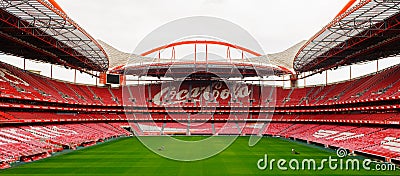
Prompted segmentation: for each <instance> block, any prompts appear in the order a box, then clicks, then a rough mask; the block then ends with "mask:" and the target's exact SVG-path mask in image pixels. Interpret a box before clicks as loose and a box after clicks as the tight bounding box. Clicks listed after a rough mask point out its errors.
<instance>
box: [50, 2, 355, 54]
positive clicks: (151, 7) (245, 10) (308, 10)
mask: <svg viewBox="0 0 400 176" xmlns="http://www.w3.org/2000/svg"><path fill="white" fill-rule="evenodd" d="M57 2H58V4H59V5H60V6H61V7H62V8H63V9H64V11H65V12H66V13H67V14H68V15H69V16H70V17H71V18H72V19H73V20H75V21H76V22H77V23H78V24H79V25H80V26H82V27H83V28H84V29H85V30H86V31H87V32H89V34H91V35H92V36H93V37H94V38H96V39H101V40H103V41H105V42H107V43H109V44H111V45H112V46H114V47H116V48H117V49H120V50H122V51H125V52H132V51H133V50H134V49H135V47H136V45H137V44H138V43H139V42H140V41H141V40H142V39H143V38H144V37H145V36H146V35H147V34H149V33H150V32H152V31H153V30H154V29H156V28H157V27H159V26H161V25H163V24H165V23H168V22H170V21H173V20H177V19H180V18H184V17H190V16H212V17H218V18H222V19H225V20H228V21H231V22H233V23H236V24H237V25H239V26H241V27H242V28H244V29H245V30H247V31H248V32H249V33H250V34H251V35H253V36H254V37H255V38H256V39H257V40H258V42H259V43H260V44H261V46H262V47H263V49H264V52H265V53H275V52H280V51H283V50H285V49H287V48H289V47H291V46H292V45H294V44H296V43H298V42H300V41H302V40H308V39H309V38H310V37H311V36H312V35H314V34H315V33H316V32H318V31H319V30H321V28H322V27H324V26H325V25H327V24H328V23H329V22H330V21H331V20H332V19H333V18H334V17H335V16H336V14H337V13H338V12H339V11H340V10H341V9H342V8H343V7H344V6H345V4H346V3H347V2H348V0H286V1H282V0H112V1H110V0H57ZM166 35H167V34H166ZM155 47H156V46H155ZM250 49H251V48H250Z"/></svg>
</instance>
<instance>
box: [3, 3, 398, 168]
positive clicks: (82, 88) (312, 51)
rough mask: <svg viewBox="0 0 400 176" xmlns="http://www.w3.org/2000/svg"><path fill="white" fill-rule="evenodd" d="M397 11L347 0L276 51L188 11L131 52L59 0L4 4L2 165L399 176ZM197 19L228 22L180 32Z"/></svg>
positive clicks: (395, 6)
mask: <svg viewBox="0 0 400 176" xmlns="http://www.w3.org/2000/svg"><path fill="white" fill-rule="evenodd" d="M399 8H400V1H398V0H360V1H358V0H350V1H349V2H348V3H347V4H346V5H345V7H344V8H343V9H342V10H341V11H340V12H338V14H337V16H336V17H335V18H334V19H333V20H332V21H330V22H327V23H328V24H327V25H326V26H325V27H323V28H322V29H320V31H315V34H314V35H313V36H311V38H310V39H309V40H307V41H303V42H300V43H299V44H297V45H295V46H293V47H291V48H290V49H288V50H286V51H284V52H281V53H277V54H265V53H263V52H262V49H260V48H261V47H259V46H258V45H257V44H255V43H256V42H255V41H256V40H254V39H253V38H252V37H251V36H250V35H247V34H248V33H247V32H246V31H244V30H243V29H242V28H239V27H238V26H237V25H235V24H231V23H229V22H227V21H225V20H222V19H218V18H211V17H193V18H191V17H188V18H184V19H181V20H177V21H174V22H171V23H169V24H167V25H164V26H162V27H160V28H159V29H157V30H155V31H153V33H152V34H153V35H151V34H150V36H149V37H147V38H145V39H144V41H143V42H142V43H141V44H139V46H138V47H137V48H140V50H135V52H134V53H132V54H130V53H124V52H121V51H118V50H117V49H115V48H113V47H112V46H110V45H108V44H107V43H105V42H103V41H100V40H96V39H94V38H93V37H92V36H91V35H90V34H89V33H88V32H87V31H86V30H85V29H83V28H82V27H81V26H80V25H78V24H77V23H76V22H75V21H73V20H72V19H71V18H70V17H69V16H68V15H67V13H65V12H64V10H63V8H62V7H61V6H60V5H59V4H57V3H56V2H55V1H54V0H0V58H2V59H1V62H0V109H1V110H0V169H1V170H0V174H1V175H173V174H175V175H267V174H271V175H279V174H284V175H293V174H301V175H310V174H313V175H314V174H315V175H398V171H396V169H398V167H399V165H400V129H399V125H400V115H399V109H400V101H399V100H400V81H399V75H400V65H399V64H400V62H398V61H397V59H398V58H397V55H398V54H399V53H400V44H399V43H398V42H399V40H400V9H399ZM199 22H202V23H201V25H204V23H206V22H208V24H212V25H210V26H208V27H207V28H209V30H210V31H211V32H210V33H211V34H209V35H210V36H211V35H213V34H214V33H213V32H215V30H217V29H219V27H220V26H219V25H223V26H227V27H226V28H224V29H226V30H227V31H226V32H222V33H218V32H216V33H218V34H219V35H220V36H211V37H210V36H199V35H198V34H197V33H196V32H193V31H190V32H193V33H190V32H187V31H185V30H187V29H191V28H190V27H185V28H181V27H182V24H184V25H187V26H191V25H193V26H195V27H198V26H196V24H200V23H199ZM192 23H194V24H192ZM193 28H194V27H193ZM227 28H229V29H227ZM233 29H235V30H233ZM231 30H232V31H231ZM172 31H173V32H172ZM160 33H161V34H169V36H168V37H170V38H168V40H166V41H163V40H159V41H156V39H158V38H157V37H159V36H160V35H159V34H160ZM172 33H176V36H177V37H175V36H173V35H172ZM178 34H179V35H178ZM188 34H190V35H192V36H188ZM228 34H229V36H228ZM180 35H181V36H180ZM185 35H186V36H185ZM193 36H194V37H193ZM222 36H228V37H227V38H223V37H222ZM231 36H233V37H234V39H232V40H228V38H229V37H231ZM238 36H240V37H238ZM245 36H248V37H245ZM235 40H239V42H240V44H238V43H239V42H238V41H235ZM142 44H143V45H142ZM245 44H247V45H245ZM182 53H183V54H182ZM17 58H18V59H19V60H20V61H21V62H19V64H12V63H14V61H15V60H18V59H17ZM388 62H390V64H386V65H387V66H385V67H383V66H382V65H384V64H385V63H388ZM28 63H36V64H38V65H41V66H46V68H48V70H49V74H48V75H44V74H41V72H40V71H38V70H35V69H27V64H28ZM366 64H369V65H372V69H370V70H372V71H370V73H369V74H363V75H360V74H359V73H357V72H358V68H359V67H360V65H361V66H363V65H366ZM57 69H64V70H69V72H68V73H67V72H66V73H65V74H64V75H62V76H61V78H58V77H56V76H55V71H56V70H57ZM339 73H340V74H339ZM81 75H85V77H86V78H87V79H88V80H90V82H91V83H92V82H93V83H94V84H89V81H88V82H87V83H88V84H83V83H80V82H79V81H78V80H79V79H81V80H82V78H81ZM337 75H344V76H342V77H345V79H343V80H340V81H332V80H330V79H332V77H339V76H337ZM67 76H68V77H72V80H73V81H67V80H63V79H62V78H63V77H67ZM316 77H317V78H318V79H317V78H316ZM313 79H314V80H317V82H318V83H317V84H313V85H311V84H309V83H307V81H310V80H313ZM84 82H85V81H84ZM333 160H334V165H335V166H334V167H332V162H331V161H333ZM349 165H350V166H351V167H350V166H349Z"/></svg>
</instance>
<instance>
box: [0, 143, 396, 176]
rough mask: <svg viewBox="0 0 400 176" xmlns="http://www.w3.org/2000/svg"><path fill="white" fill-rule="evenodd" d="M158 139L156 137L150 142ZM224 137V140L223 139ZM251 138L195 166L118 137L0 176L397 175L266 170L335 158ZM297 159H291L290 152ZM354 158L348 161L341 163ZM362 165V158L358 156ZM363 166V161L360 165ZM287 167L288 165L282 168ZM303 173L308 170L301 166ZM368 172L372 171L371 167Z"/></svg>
mask: <svg viewBox="0 0 400 176" xmlns="http://www.w3.org/2000/svg"><path fill="white" fill-rule="evenodd" d="M153 138H160V137H153ZM178 138H179V139H182V140H189V141H192V140H193V141H195V140H201V139H203V138H205V137H178ZM221 138H223V137H221ZM248 140H249V137H239V138H238V139H237V140H236V141H235V142H234V143H233V144H232V145H231V146H229V147H228V148H227V149H226V150H224V151H223V152H221V153H219V154H218V155H216V156H214V157H211V158H208V159H205V160H201V161H194V162H180V161H174V160H170V159H166V158H163V157H161V156H159V155H157V154H154V153H153V152H151V151H150V150H148V149H147V148H146V147H145V146H144V145H142V144H141V143H140V141H139V140H138V139H137V138H134V137H133V138H122V139H118V140H114V141H110V142H106V143H103V144H100V145H96V146H92V147H88V148H84V149H81V150H77V151H73V152H69V153H65V154H61V155H57V156H54V157H51V158H47V159H43V160H39V161H36V162H33V163H28V164H22V165H19V166H16V167H13V168H10V169H7V170H4V171H0V175H2V176H4V175H168V176H171V175H172V176H177V175H277V174H284V175H295V174H296V175H398V174H399V172H398V171H372V169H371V170H369V171H368V170H364V169H363V168H360V170H359V171H358V170H346V169H345V168H343V169H340V168H338V169H336V170H331V169H330V168H329V166H328V163H324V166H325V168H324V169H323V170H318V169H317V170H313V169H305V170H302V169H301V166H300V169H299V170H292V169H290V168H288V170H286V171H282V170H280V169H278V166H277V164H276V163H277V162H275V163H273V164H274V167H273V168H272V169H270V168H269V167H270V166H268V167H267V169H265V170H260V169H259V168H258V167H257V162H258V161H259V160H260V159H262V158H264V155H265V154H267V155H268V160H272V159H275V160H276V161H278V160H279V159H284V160H287V162H289V161H290V160H292V159H296V160H298V161H299V162H300V163H301V162H302V160H303V159H315V161H316V163H317V166H318V167H319V166H320V163H321V161H322V160H323V159H328V158H329V157H330V156H332V157H333V158H336V159H339V158H338V157H337V156H336V153H335V151H333V150H329V149H324V148H320V147H316V146H312V145H308V144H303V143H299V142H295V141H290V140H285V139H280V138H272V137H264V138H263V139H262V140H261V141H260V142H259V143H258V144H257V145H256V146H254V147H249V146H248ZM292 148H293V149H296V151H297V152H299V154H292V152H291V149H292ZM165 150H168V148H166V149H165ZM349 158H353V159H354V158H355V157H347V158H345V159H349ZM357 159H359V160H360V161H362V160H363V158H361V157H357ZM361 163H362V162H361ZM286 166H287V167H288V166H289V165H288V163H286ZM305 168H307V167H305ZM371 168H374V167H373V166H371Z"/></svg>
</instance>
